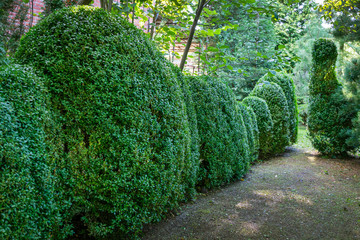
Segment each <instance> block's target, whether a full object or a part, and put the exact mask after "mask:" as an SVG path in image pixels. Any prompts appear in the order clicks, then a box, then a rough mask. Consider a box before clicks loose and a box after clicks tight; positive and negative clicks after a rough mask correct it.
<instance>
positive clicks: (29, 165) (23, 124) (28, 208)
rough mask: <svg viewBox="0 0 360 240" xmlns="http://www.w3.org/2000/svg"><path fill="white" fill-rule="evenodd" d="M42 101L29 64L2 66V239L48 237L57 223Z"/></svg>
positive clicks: (0, 140)
mask: <svg viewBox="0 0 360 240" xmlns="http://www.w3.org/2000/svg"><path fill="white" fill-rule="evenodd" d="M45 106H46V105H45V95H44V89H43V87H42V84H41V82H40V81H39V79H38V78H37V77H36V76H35V74H34V73H33V71H32V69H31V68H29V67H22V66H19V65H11V66H2V67H1V68H0V159H1V161H0V189H1V193H0V209H1V210H0V214H1V217H0V239H49V238H50V237H51V230H50V231H49V229H54V228H55V222H56V218H57V217H58V216H57V214H56V212H57V209H56V206H55V205H54V199H55V198H56V195H55V194H54V181H53V178H52V175H51V171H50V170H51V162H50V161H49V158H48V156H47V154H46V145H45V142H44V138H45V132H44V126H45V124H46V122H47V120H48V117H49V116H48V114H47V111H46V107H45Z"/></svg>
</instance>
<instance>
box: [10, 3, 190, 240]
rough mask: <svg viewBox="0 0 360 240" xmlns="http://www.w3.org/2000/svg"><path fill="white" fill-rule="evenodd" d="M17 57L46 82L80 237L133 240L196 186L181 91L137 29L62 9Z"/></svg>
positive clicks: (65, 196) (67, 208)
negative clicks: (143, 228)
mask: <svg viewBox="0 0 360 240" xmlns="http://www.w3.org/2000/svg"><path fill="white" fill-rule="evenodd" d="M16 59H17V61H18V62H20V63H29V64H32V65H33V66H34V68H36V69H37V71H38V72H39V74H41V75H42V76H43V78H44V81H45V86H46V87H47V88H48V92H49V102H50V108H51V110H52V115H53V116H52V117H53V119H55V120H56V124H55V125H56V126H57V128H56V129H55V130H53V131H52V132H48V134H49V135H50V134H52V135H51V136H52V137H53V139H52V143H53V145H54V146H53V147H54V148H55V149H56V151H55V152H54V157H55V160H56V163H57V166H58V167H57V172H56V174H57V175H56V177H57V178H59V179H61V182H62V185H59V186H58V191H59V192H61V194H62V199H60V200H61V201H62V203H63V209H62V214H64V216H66V217H67V221H66V222H65V223H66V224H68V225H69V226H73V227H74V229H75V230H76V231H77V232H76V233H75V234H77V236H78V237H81V238H88V236H89V235H91V236H94V237H97V238H110V237H111V236H116V237H118V238H122V237H123V238H124V237H125V235H127V236H129V234H130V235H131V236H136V235H138V234H139V232H140V231H141V229H142V226H143V224H147V223H150V222H154V221H159V220H160V219H161V218H162V217H164V216H165V214H166V213H167V212H168V211H169V209H173V208H174V207H176V206H177V205H178V203H179V201H183V200H185V199H186V198H187V197H188V196H187V194H189V193H193V192H194V191H193V190H192V189H191V188H193V186H194V179H192V178H191V177H190V176H193V175H194V174H195V173H194V170H193V169H194V168H196V166H197V163H196V162H195V159H194V158H193V157H191V156H192V154H191V147H190V144H191V137H190V132H191V129H190V128H189V122H188V117H187V112H186V109H187V108H186V103H185V100H184V94H183V92H182V90H181V87H180V85H179V83H178V82H177V79H176V78H175V77H174V75H173V74H172V73H171V69H170V68H169V66H168V64H167V63H166V60H165V59H164V58H163V56H162V55H161V54H160V52H159V51H158V50H156V47H155V46H154V44H153V43H152V42H151V41H150V40H149V39H148V38H147V37H146V36H145V34H144V33H143V32H141V31H140V30H138V29H136V27H135V26H133V25H131V24H130V23H128V22H127V21H126V20H124V19H122V18H120V17H118V16H114V15H110V14H109V13H107V12H106V11H104V10H102V9H99V8H92V7H84V6H82V7H75V8H65V9H62V10H60V11H57V12H55V13H53V14H51V15H50V16H48V17H47V18H45V19H44V20H43V21H41V22H40V23H39V24H37V25H36V26H35V27H33V28H31V29H30V31H29V33H28V34H27V35H26V36H24V38H23V39H22V40H21V43H20V47H19V49H18V51H17V53H16Z"/></svg>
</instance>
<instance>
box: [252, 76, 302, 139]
mask: <svg viewBox="0 0 360 240" xmlns="http://www.w3.org/2000/svg"><path fill="white" fill-rule="evenodd" d="M261 81H269V82H273V83H276V84H278V85H279V86H280V87H281V89H282V90H283V92H284V94H285V97H286V100H287V105H288V110H289V133H290V143H295V142H296V139H297V132H298V125H299V120H298V115H299V113H298V106H297V100H296V95H295V85H294V81H293V80H292V78H291V77H290V76H289V75H288V74H286V73H284V72H279V73H276V75H274V76H269V75H268V74H266V75H265V76H263V77H262V78H261V79H260V80H259V82H261Z"/></svg>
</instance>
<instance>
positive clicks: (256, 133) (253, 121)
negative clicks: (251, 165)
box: [243, 104, 260, 161]
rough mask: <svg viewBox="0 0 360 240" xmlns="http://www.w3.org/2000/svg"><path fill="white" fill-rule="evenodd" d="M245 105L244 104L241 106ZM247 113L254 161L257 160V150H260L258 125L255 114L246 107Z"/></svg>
mask: <svg viewBox="0 0 360 240" xmlns="http://www.w3.org/2000/svg"><path fill="white" fill-rule="evenodd" d="M243 105H245V104H243ZM245 106H246V105H245ZM246 109H247V111H248V112H249V114H250V118H251V124H252V127H253V128H252V129H253V132H254V134H253V135H254V153H255V156H254V161H255V160H257V159H258V158H259V148H260V143H259V127H258V123H257V120H256V114H255V112H254V110H253V109H252V108H251V107H248V106H246Z"/></svg>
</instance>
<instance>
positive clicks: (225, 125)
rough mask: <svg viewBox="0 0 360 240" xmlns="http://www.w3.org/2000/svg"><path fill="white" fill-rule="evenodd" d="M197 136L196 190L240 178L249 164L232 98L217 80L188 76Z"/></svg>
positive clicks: (245, 144) (235, 105)
mask: <svg viewBox="0 0 360 240" xmlns="http://www.w3.org/2000/svg"><path fill="white" fill-rule="evenodd" d="M188 82H189V84H190V90H191V93H192V98H193V101H194V105H195V109H196V116H197V123H198V131H199V136H200V169H199V180H198V181H199V182H198V185H199V186H200V187H202V186H205V187H207V188H211V187H215V186H221V185H223V184H226V183H229V182H230V181H231V180H233V179H235V178H239V177H241V176H242V175H243V174H244V173H245V172H246V170H247V169H248V166H249V164H250V157H249V147H248V143H247V137H246V129H245V126H244V121H243V119H242V116H241V114H240V113H239V111H238V109H237V103H236V100H235V96H234V94H233V92H232V91H231V89H230V88H229V87H228V86H227V85H226V84H225V83H224V82H222V81H221V80H220V79H213V78H210V77H207V76H203V77H189V78H188Z"/></svg>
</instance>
